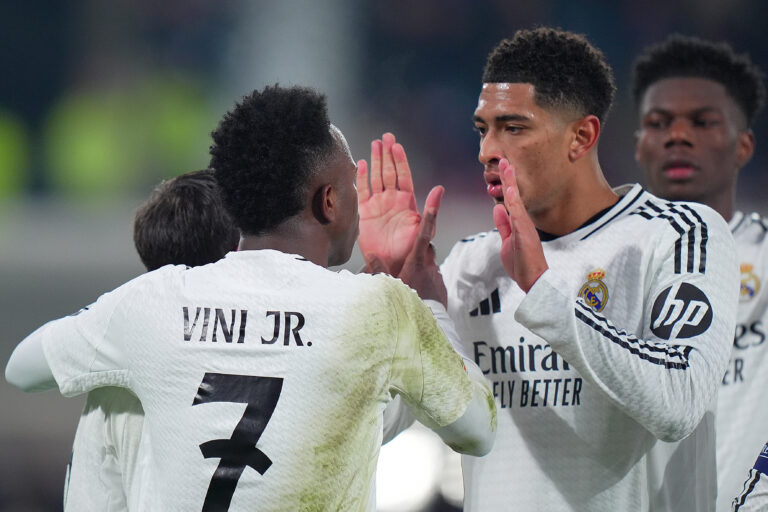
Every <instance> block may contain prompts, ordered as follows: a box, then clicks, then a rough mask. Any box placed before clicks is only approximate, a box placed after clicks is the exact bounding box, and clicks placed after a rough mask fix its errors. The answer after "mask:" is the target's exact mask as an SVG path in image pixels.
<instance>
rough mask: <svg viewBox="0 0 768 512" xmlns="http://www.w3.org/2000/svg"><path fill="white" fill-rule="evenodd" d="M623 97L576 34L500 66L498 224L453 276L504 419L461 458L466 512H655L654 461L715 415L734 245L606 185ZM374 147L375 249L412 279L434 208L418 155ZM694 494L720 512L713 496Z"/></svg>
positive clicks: (722, 229) (462, 315)
mask: <svg viewBox="0 0 768 512" xmlns="http://www.w3.org/2000/svg"><path fill="white" fill-rule="evenodd" d="M613 94H614V84H613V78H612V73H611V69H610V67H609V66H608V64H607V63H606V62H605V60H604V58H603V55H602V54H601V52H599V50H597V49H596V48H594V47H593V46H592V45H590V44H589V42H588V41H587V40H585V39H584V38H583V37H582V36H578V35H575V34H572V33H569V32H565V31H561V30H554V29H550V28H539V29H536V30H521V31H518V32H517V33H516V34H515V36H514V38H512V39H511V40H504V41H502V42H501V43H499V45H498V46H497V47H496V48H495V49H494V50H493V51H492V52H491V54H490V55H489V57H488V61H487V64H486V67H485V70H484V73H483V86H482V89H481V92H480V97H479V100H478V105H477V109H476V110H475V112H474V116H473V119H474V124H475V128H476V130H477V132H478V134H479V137H480V153H479V160H480V162H481V163H482V164H483V166H484V170H485V172H484V177H485V181H486V183H487V184H488V193H489V195H490V196H491V198H492V199H493V200H494V201H495V202H496V206H495V207H494V210H493V217H494V220H495V224H496V226H497V230H494V231H488V232H485V233H480V234H477V235H474V236H470V237H467V238H465V239H463V240H461V241H459V242H458V243H457V244H456V245H455V246H454V248H453V250H452V251H451V253H450V255H449V256H448V258H447V259H446V260H445V262H444V263H443V265H442V266H441V271H442V275H443V277H444V279H445V283H446V286H447V290H448V312H449V314H450V316H451V318H453V320H454V322H455V325H456V329H457V331H458V335H459V336H458V338H459V339H460V342H461V343H462V347H461V348H462V349H463V350H464V352H465V353H467V354H469V355H470V356H471V357H473V359H474V360H475V361H476V362H477V363H478V366H479V367H480V369H481V370H482V371H483V373H485V375H486V378H487V379H488V381H489V383H490V384H491V386H492V389H493V393H494V395H495V399H496V403H497V407H498V408H499V413H500V414H499V422H498V424H499V431H498V435H497V439H496V445H495V447H494V449H493V450H492V451H491V453H490V454H488V455H487V456H485V457H483V458H476V459H472V458H469V457H464V458H463V470H464V487H465V501H464V506H465V510H468V511H477V510H483V511H484V510H547V511H584V510H589V511H616V510H651V500H652V496H651V495H652V493H653V491H654V489H653V488H652V487H650V486H649V485H647V482H648V476H647V473H648V471H649V467H648V457H649V453H650V452H651V451H652V450H653V448H654V445H655V444H656V443H658V442H659V440H664V441H675V440H680V439H683V438H685V437H686V436H688V435H690V434H691V433H692V432H694V431H695V430H696V429H697V426H698V425H699V424H700V422H701V421H702V418H704V417H705V413H707V412H708V411H711V410H712V409H713V408H714V398H715V394H716V392H717V388H718V385H719V381H720V378H721V377H722V374H723V372H724V371H725V367H726V363H727V361H728V353H729V345H730V338H731V334H732V331H731V329H732V328H733V327H734V325H735V314H736V300H737V295H738V287H737V286H736V283H735V282H734V281H731V280H735V279H736V276H737V267H736V262H735V259H734V254H733V239H732V237H731V235H730V233H729V231H728V227H727V225H726V224H725V222H724V221H723V219H722V217H720V216H719V215H718V214H717V213H716V212H715V211H713V210H712V209H710V208H708V207H706V206H702V205H698V204H669V203H668V202H666V201H663V200H660V199H658V198H656V197H654V196H653V195H651V194H649V193H648V192H646V191H645V190H643V189H642V188H641V187H640V186H639V185H627V186H622V187H618V188H615V189H612V188H611V187H610V186H609V185H608V184H607V183H606V180H605V178H604V177H603V173H602V171H601V168H600V165H599V162H598V156H597V144H598V139H599V136H600V132H601V129H602V126H603V123H604V121H605V117H606V115H607V113H608V110H609V107H610V105H611V102H612V98H613ZM372 148H373V151H372V153H373V155H372V164H371V170H370V174H371V176H372V177H373V178H375V177H376V176H378V174H382V175H383V176H385V177H387V178H385V179H383V180H382V181H383V183H384V187H378V188H377V187H372V188H371V189H370V190H368V189H367V187H364V181H365V180H364V179H363V178H362V177H361V178H360V179H359V181H358V188H360V189H361V193H360V230H361V233H360V238H359V244H360V249H361V251H362V253H363V255H365V256H366V257H369V256H371V255H375V256H377V257H378V258H380V259H381V261H382V262H383V264H384V265H385V266H386V267H387V268H389V269H397V268H401V267H402V269H403V270H402V271H403V272H405V271H407V270H408V265H409V263H408V261H407V260H404V255H405V254H407V251H408V240H410V239H412V238H413V235H412V233H413V232H414V230H415V226H416V224H417V222H416V221H417V219H418V217H417V215H418V212H417V211H416V210H415V207H414V204H415V202H414V201H413V200H412V199H409V196H410V195H411V194H412V192H410V191H408V190H403V189H402V187H401V188H400V189H398V185H397V184H398V179H399V173H400V171H401V169H402V168H403V163H404V153H403V148H402V146H400V145H399V144H396V143H395V142H394V140H393V138H392V136H391V135H385V137H384V138H383V139H382V140H381V141H375V142H374V143H373V147H372ZM360 167H361V169H362V170H363V171H367V169H366V168H365V166H362V165H361V166H360ZM361 174H367V172H361ZM382 205H386V206H388V207H387V208H383V207H382ZM393 240H397V241H399V242H400V244H399V245H394V244H392V243H390V241H393ZM710 416H711V415H710ZM690 455H691V456H692V457H693V458H692V459H691V460H692V461H694V462H695V461H696V460H697V459H696V458H695V454H690ZM695 469H696V468H695V467H694V468H688V467H686V468H685V470H686V471H690V472H691V475H694V476H695ZM676 476H681V477H683V478H692V476H690V475H676ZM687 500H688V501H687V503H686V504H685V506H687V507H689V508H690V507H699V508H697V510H712V509H713V507H714V492H711V494H709V495H707V496H698V495H689V496H687ZM652 510H662V508H661V507H656V508H653V509H652Z"/></svg>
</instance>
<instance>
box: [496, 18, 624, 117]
mask: <svg viewBox="0 0 768 512" xmlns="http://www.w3.org/2000/svg"><path fill="white" fill-rule="evenodd" d="M483 82H484V83H529V84H532V85H533V86H534V89H535V93H536V96H535V98H536V102H537V103H538V104H539V105H541V106H543V107H558V108H569V109H573V110H576V111H577V112H579V114H580V115H588V114H593V115H595V116H597V118H598V119H600V122H604V121H605V118H606V116H607V115H608V111H609V110H610V109H611V103H612V102H613V97H614V94H615V93H616V84H615V82H614V79H613V71H612V70H611V67H610V66H609V65H608V63H607V62H606V60H605V56H604V55H603V53H602V52H601V51H600V50H599V49H597V48H595V47H594V46H593V45H592V44H590V43H589V41H587V40H586V38H585V37H584V36H582V35H579V34H574V33H572V32H567V31H565V30H561V29H554V28H546V27H541V28H537V29H534V30H518V31H517V32H516V33H515V36H514V37H513V38H512V39H504V40H503V41H501V42H500V43H499V44H498V45H497V46H496V48H494V49H493V51H491V53H490V54H489V55H488V60H487V62H486V64H485V70H484V71H483Z"/></svg>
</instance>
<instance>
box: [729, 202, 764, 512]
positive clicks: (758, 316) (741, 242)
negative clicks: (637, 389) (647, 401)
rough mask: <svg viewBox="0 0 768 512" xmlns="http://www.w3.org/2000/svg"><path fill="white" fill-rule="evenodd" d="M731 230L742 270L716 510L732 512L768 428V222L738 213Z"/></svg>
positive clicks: (756, 215)
mask: <svg viewBox="0 0 768 512" xmlns="http://www.w3.org/2000/svg"><path fill="white" fill-rule="evenodd" d="M730 227H731V230H732V232H733V238H734V240H735V241H736V257H737V259H738V262H739V265H740V269H741V295H740V296H739V313H738V323H737V325H736V334H735V336H734V338H733V349H732V352H731V360H730V362H729V363H728V370H727V371H726V372H725V375H724V377H723V382H722V386H721V387H720V394H719V397H718V405H717V473H718V475H717V477H718V482H719V485H718V507H717V510H728V507H730V505H731V500H733V498H734V496H736V495H737V494H738V493H739V492H741V489H742V484H743V483H744V474H745V471H746V469H747V468H749V467H750V466H751V464H752V463H753V462H754V458H755V453H758V451H759V450H760V448H761V447H762V446H763V443H764V442H765V435H766V430H765V426H766V425H768V407H765V404H766V399H765V393H766V390H768V343H767V342H766V333H767V332H768V330H767V329H768V291H766V289H765V284H766V282H765V281H766V279H768V222H766V220H765V219H763V218H761V217H760V215H759V214H757V213H753V214H752V215H748V216H747V215H744V214H743V213H741V212H736V214H735V215H734V216H733V219H731V222H730Z"/></svg>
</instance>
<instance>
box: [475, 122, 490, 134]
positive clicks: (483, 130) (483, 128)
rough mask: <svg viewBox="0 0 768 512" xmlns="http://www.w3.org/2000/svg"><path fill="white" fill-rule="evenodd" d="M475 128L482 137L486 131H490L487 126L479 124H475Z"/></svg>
mask: <svg viewBox="0 0 768 512" xmlns="http://www.w3.org/2000/svg"><path fill="white" fill-rule="evenodd" d="M474 130H475V131H476V132H477V133H478V134H479V135H480V136H481V137H482V136H483V135H485V132H486V131H488V130H487V128H486V127H485V126H479V125H475V128H474Z"/></svg>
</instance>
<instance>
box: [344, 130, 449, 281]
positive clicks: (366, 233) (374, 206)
mask: <svg viewBox="0 0 768 512" xmlns="http://www.w3.org/2000/svg"><path fill="white" fill-rule="evenodd" d="M368 181H369V173H368V164H367V163H366V161H365V160H360V161H359V162H358V164H357V194H358V206H359V211H360V235H359V237H358V239H357V243H358V245H359V247H360V252H362V254H363V258H364V259H365V261H366V262H369V261H370V260H371V259H373V258H377V259H378V260H379V261H380V262H381V264H383V265H384V266H385V267H386V268H387V269H388V271H389V272H390V273H391V274H392V275H398V274H399V273H400V269H401V268H402V266H403V262H404V261H405V257H406V256H407V255H408V253H409V252H410V250H411V248H412V247H413V243H414V241H415V239H416V236H417V234H418V232H419V223H420V221H421V215H420V214H419V210H418V208H417V207H416V197H415V195H414V193H413V179H412V178H411V168H410V166H409V165H408V158H407V157H406V155H405V149H403V146H402V145H401V144H398V143H397V142H396V141H395V136H394V135H392V134H391V133H385V134H384V135H383V136H382V138H381V140H375V141H373V142H372V143H371V168H370V185H369V183H368ZM436 189H437V187H435V188H433V189H432V191H430V193H429V196H428V197H427V203H426V206H425V208H427V207H429V205H434V204H435V202H436V203H437V205H438V206H439V203H440V199H439V197H438V198H437V200H436V201H435V194H436ZM440 193H441V194H442V192H440Z"/></svg>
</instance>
